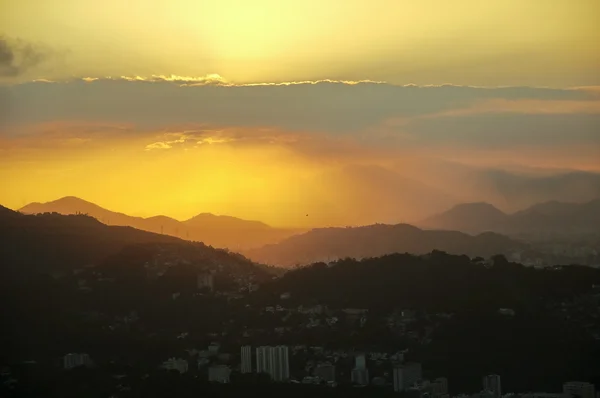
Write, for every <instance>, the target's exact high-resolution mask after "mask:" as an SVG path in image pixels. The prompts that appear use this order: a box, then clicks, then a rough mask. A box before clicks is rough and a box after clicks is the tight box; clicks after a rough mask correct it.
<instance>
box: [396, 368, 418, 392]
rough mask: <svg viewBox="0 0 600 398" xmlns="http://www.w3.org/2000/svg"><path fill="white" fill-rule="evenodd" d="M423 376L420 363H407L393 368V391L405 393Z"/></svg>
mask: <svg viewBox="0 0 600 398" xmlns="http://www.w3.org/2000/svg"><path fill="white" fill-rule="evenodd" d="M422 375H423V370H422V366H421V364H420V363H416V362H409V363H405V364H402V365H399V366H396V367H395V368H394V391H396V392H400V391H405V390H407V389H409V388H410V387H412V386H413V385H414V384H415V383H416V382H417V381H419V380H421V378H422Z"/></svg>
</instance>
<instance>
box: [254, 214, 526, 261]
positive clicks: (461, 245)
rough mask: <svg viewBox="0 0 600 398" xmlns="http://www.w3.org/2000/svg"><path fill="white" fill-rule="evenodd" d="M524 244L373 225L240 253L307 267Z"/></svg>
mask: <svg viewBox="0 0 600 398" xmlns="http://www.w3.org/2000/svg"><path fill="white" fill-rule="evenodd" d="M524 247H525V244H523V243H521V242H519V241H515V240H512V239H510V238H508V237H506V236H502V235H499V234H495V233H485V234H481V235H477V236H470V235H467V234H464V233H462V232H456V231H424V230H421V229H419V228H417V227H414V226H412V225H408V224H397V225H385V224H376V225H370V226H365V227H356V228H350V227H348V228H320V229H313V230H312V231H309V232H306V233H304V234H300V235H296V236H292V237H290V238H287V239H285V240H283V241H282V242H279V243H277V244H272V245H266V246H264V247H261V248H258V249H252V250H247V251H245V252H243V253H244V254H245V255H246V256H248V257H250V258H251V259H253V260H255V261H258V262H261V263H264V264H273V265H279V266H294V265H304V264H310V263H313V262H317V261H329V260H335V259H339V258H346V257H351V258H366V257H376V256H381V255H384V254H390V253H397V252H398V253H405V252H407V253H412V254H426V253H429V252H431V251H433V250H440V251H445V252H447V253H450V254H467V255H469V256H482V257H489V256H492V255H494V254H506V253H509V252H510V251H512V250H518V249H522V248H524Z"/></svg>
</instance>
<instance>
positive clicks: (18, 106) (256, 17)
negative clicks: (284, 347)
mask: <svg viewBox="0 0 600 398" xmlns="http://www.w3.org/2000/svg"><path fill="white" fill-rule="evenodd" d="M598 15H600V2H598V1H597V0H503V1H496V0H488V1H481V0H455V1H447V0H420V1H407V0H370V1H359V0H343V1H342V0H340V1H337V0H328V1H322V0H319V1H317V0H302V1H296V0H287V1H280V0H253V1H250V0H239V1H233V0H219V1H211V2H209V1H199V0H130V1H121V0H119V1H117V0H105V1H102V2H98V1H84V0H54V1H40V0H15V1H8V0H0V181H2V184H1V185H0V204H3V205H5V206H8V207H11V208H20V207H22V206H23V205H25V204H26V203H29V202H32V201H50V200H54V199H57V198H60V197H62V196H67V195H73V196H79V197H81V198H83V199H86V200H89V201H92V202H95V203H97V204H99V205H101V206H104V207H107V208H109V209H111V210H116V211H122V212H125V213H128V214H132V215H142V216H152V215H156V214H165V215H169V216H173V217H176V218H179V219H185V218H189V217H192V216H193V215H195V214H198V213H200V212H213V213H217V214H229V215H233V216H238V217H242V218H246V219H258V220H261V221H264V222H267V223H269V224H272V225H277V226H301V227H305V226H323V225H346V224H364V223H371V222H399V221H414V220H419V219H420V218H423V217H425V216H427V215H430V214H431V213H432V212H437V211H441V210H444V209H445V208H446V207H448V206H450V205H451V204H455V203H458V202H461V201H480V200H485V201H490V202H493V203H494V204H496V205H498V206H499V207H502V208H503V209H506V210H516V209H520V208H522V207H525V206H527V205H529V204H532V203H535V202H538V201H543V200H550V199H559V200H587V199H590V198H594V197H596V196H599V195H600V177H598V176H600V174H599V173H600V136H599V134H598V131H600V130H599V129H598V127H599V126H600V88H599V87H600V73H599V72H598V71H600V51H599V50H600V29H599V28H598V24H597V16H598ZM83 78H85V79H83ZM34 80H35V82H34ZM317 81H321V82H320V83H318V84H316V82H317ZM282 82H287V83H290V82H291V83H300V82H304V83H302V84H282V85H273V83H282ZM550 88H552V89H550ZM566 172H570V173H575V174H574V176H570V177H569V178H566V179H561V178H559V177H556V176H557V175H558V174H560V173H566ZM502 173H504V174H502ZM578 173H579V174H578ZM582 175H583V177H582ZM528 178H538V179H537V180H536V182H535V183H529V182H528V181H530V180H528ZM595 178H599V179H597V180H594V179H595ZM565 181H567V182H565ZM594 181H598V182H599V183H598V187H595V186H593V182H594ZM561 184H562V185H561ZM522 187H532V188H531V189H529V188H527V189H524V188H522ZM306 214H309V217H306Z"/></svg>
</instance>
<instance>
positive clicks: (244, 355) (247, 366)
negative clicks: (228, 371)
mask: <svg viewBox="0 0 600 398" xmlns="http://www.w3.org/2000/svg"><path fill="white" fill-rule="evenodd" d="M241 371H242V373H252V347H250V346H249V345H245V346H242V349H241Z"/></svg>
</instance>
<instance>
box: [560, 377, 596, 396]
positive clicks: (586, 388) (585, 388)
mask: <svg viewBox="0 0 600 398" xmlns="http://www.w3.org/2000/svg"><path fill="white" fill-rule="evenodd" d="M563 394H565V395H566V396H567V397H569V398H571V397H577V398H596V391H595V388H594V385H593V384H592V383H585V382H582V381H569V382H567V383H565V384H563Z"/></svg>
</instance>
